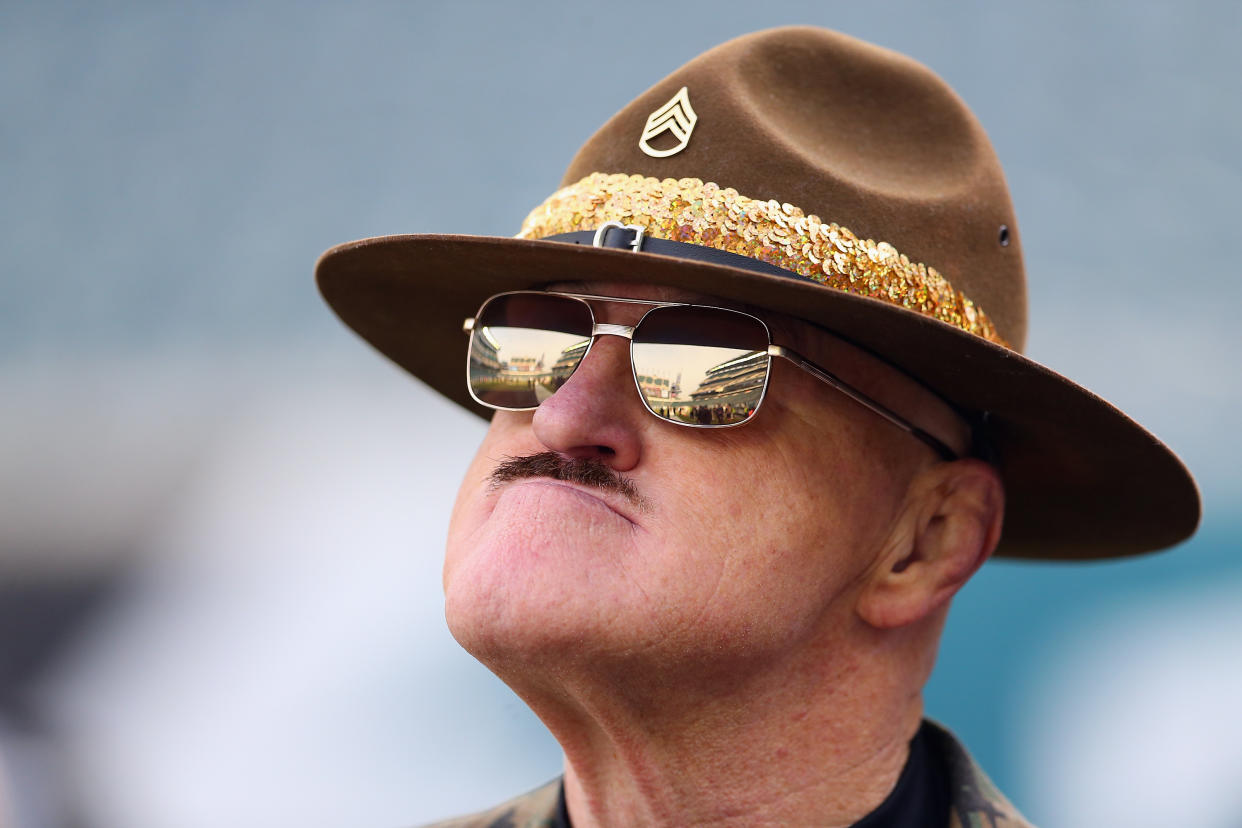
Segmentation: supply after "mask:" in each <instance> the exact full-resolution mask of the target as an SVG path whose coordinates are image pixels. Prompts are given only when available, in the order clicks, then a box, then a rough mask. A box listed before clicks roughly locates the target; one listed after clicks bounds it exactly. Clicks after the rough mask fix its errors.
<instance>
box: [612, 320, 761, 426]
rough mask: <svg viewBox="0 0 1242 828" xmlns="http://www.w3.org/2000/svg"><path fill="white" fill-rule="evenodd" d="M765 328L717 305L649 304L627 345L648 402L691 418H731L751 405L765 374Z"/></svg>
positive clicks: (673, 416)
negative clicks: (656, 306) (699, 306)
mask: <svg viewBox="0 0 1242 828" xmlns="http://www.w3.org/2000/svg"><path fill="white" fill-rule="evenodd" d="M768 341H769V340H768V332H767V328H765V327H764V325H763V323H761V322H759V320H757V319H755V318H754V317H752V316H747V315H746V314H743V313H737V312H735V311H730V310H724V309H720V308H696V307H667V308H656V309H654V310H652V311H651V312H650V313H648V314H647V316H646V317H644V318H643V321H642V324H640V325H639V327H638V330H637V331H635V333H634V340H633V343H632V344H631V353H632V355H633V361H634V375H635V377H636V378H637V379H638V385H639V388H640V389H641V390H642V395H643V398H644V400H646V402H647V406H648V408H650V409H651V410H652V411H653V412H655V414H656V416H659V417H662V418H664V419H666V420H671V421H673V422H679V423H687V424H690V425H734V424H736V423H740V422H744V421H745V420H746V419H748V418H749V417H750V416H751V415H752V414H754V413H755V409H756V408H757V407H758V405H759V402H760V400H761V399H762V397H763V389H764V386H765V384H766V382H767V376H768V365H769V361H768V353H767V347H768Z"/></svg>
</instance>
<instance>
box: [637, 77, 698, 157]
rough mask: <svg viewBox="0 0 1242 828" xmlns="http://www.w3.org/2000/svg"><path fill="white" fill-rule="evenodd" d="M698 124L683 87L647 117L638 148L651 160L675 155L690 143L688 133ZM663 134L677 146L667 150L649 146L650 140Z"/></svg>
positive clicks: (696, 116) (687, 92) (688, 95)
mask: <svg viewBox="0 0 1242 828" xmlns="http://www.w3.org/2000/svg"><path fill="white" fill-rule="evenodd" d="M698 122H699V116H698V115H695V114H694V107H692V106H690V93H689V91H687V89H686V87H684V86H683V87H682V88H681V89H680V90H679V91H678V92H677V94H676V95H674V96H673V97H672V98H670V99H669V101H668V103H666V104H664V106H662V107H660V108H659V109H657V110H656V111H655V112H652V113H651V114H650V115H648V116H647V125H646V126H645V127H643V135H642V137H641V138H639V139H638V148H639V149H640V150H642V151H643V152H645V153H647V154H648V155H650V156H651V157H652V158H665V157H667V156H670V155H676V154H677V153H679V152H681V151H682V150H684V149H685V148H686V144H688V143H690V133H692V132H694V125H695V124H697V123H698ZM665 132H667V133H669V134H670V135H672V136H673V137H674V138H676V139H677V145H676V146H674V147H670V148H668V149H656V148H655V147H653V146H651V140H652V139H653V138H658V137H659V136H661V135H663V134H664V133H665Z"/></svg>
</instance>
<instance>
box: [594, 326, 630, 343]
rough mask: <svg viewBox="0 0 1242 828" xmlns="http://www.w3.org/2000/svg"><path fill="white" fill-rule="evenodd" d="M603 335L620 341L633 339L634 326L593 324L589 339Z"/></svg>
mask: <svg viewBox="0 0 1242 828" xmlns="http://www.w3.org/2000/svg"><path fill="white" fill-rule="evenodd" d="M604 335H607V336H619V337H621V338H622V339H633V338H634V326H633V325H613V324H611V323H608V322H597V323H595V325H594V327H592V328H591V338H592V339H594V338H595V337H597V336H604Z"/></svg>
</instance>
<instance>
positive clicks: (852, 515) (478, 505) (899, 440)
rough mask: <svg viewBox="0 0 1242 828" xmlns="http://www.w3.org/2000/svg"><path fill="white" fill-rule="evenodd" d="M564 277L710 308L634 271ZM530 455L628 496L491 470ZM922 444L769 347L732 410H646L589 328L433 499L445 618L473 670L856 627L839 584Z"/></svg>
mask: <svg viewBox="0 0 1242 828" xmlns="http://www.w3.org/2000/svg"><path fill="white" fill-rule="evenodd" d="M571 289H573V290H575V291H577V292H582V293H590V294H600V295H608V296H625V297H632V298H643V299H651V300H655V301H661V300H676V301H682V300H693V301H698V302H703V303H707V304H722V305H725V304H727V303H723V302H715V301H713V300H711V299H710V298H709V297H701V296H695V295H690V294H686V293H684V292H678V291H672V290H669V289H661V288H654V287H645V288H636V287H633V286H630V287H626V286H622V285H598V284H590V285H585V286H582V285H576V286H573V287H572V288H571ZM643 310H645V308H643V307H638V306H633V305H625V304H608V303H596V304H595V312H596V318H597V321H599V322H611V323H617V324H625V325H633V324H634V323H635V322H636V321H637V319H638V317H639V316H641V314H642V312H643ZM761 315H763V316H764V317H765V319H766V321H768V323H769V325H770V326H771V327H772V331H773V338H774V340H775V341H776V342H777V343H778V344H783V345H788V346H792V347H793V348H795V349H796V350H799V351H801V352H802V353H804V354H806V356H808V357H809V358H810V359H812V360H814V361H816V362H819V363H820V364H823V365H825V366H826V367H828V368H830V369H831V370H833V371H834V372H836V373H838V374H839V375H840V376H841V377H842V378H843V379H845V380H846V381H847V382H851V383H853V384H856V385H857V386H858V387H859V388H861V389H862V390H863V391H865V392H867V393H869V394H873V395H875V396H876V398H877V399H879V400H880V401H881V402H884V403H886V404H889V405H890V406H891V407H893V408H895V409H896V410H898V411H899V412H901V413H903V414H907V415H908V416H911V417H912V418H915V422H918V423H919V424H920V425H923V426H924V427H925V428H928V429H929V430H932V431H933V432H936V429H937V426H944V427H942V428H941V429H940V433H944V432H945V428H947V429H948V433H949V434H954V433H955V431H956V427H957V424H956V422H954V421H953V420H952V418H951V415H950V414H948V413H947V409H945V408H944V407H943V404H942V403H940V402H939V401H937V400H934V398H930V395H928V394H927V393H926V392H925V391H923V390H922V389H919V388H917V387H916V386H915V385H914V383H913V382H912V381H910V380H909V379H908V378H905V377H902V376H901V375H900V374H898V373H897V372H896V371H894V370H893V369H891V368H889V367H888V366H886V365H883V364H882V363H880V362H878V361H877V360H875V359H873V358H871V357H869V356H867V355H865V354H863V353H862V352H860V351H858V350H856V349H854V348H852V347H851V346H848V345H846V344H845V343H842V342H840V341H839V340H837V339H835V338H834V337H831V336H829V335H828V334H826V333H824V332H822V331H819V330H818V329H815V328H813V327H812V326H810V325H806V324H804V323H800V322H797V321H795V320H790V319H787V318H781V317H778V316H774V315H771V314H761ZM937 406H940V408H937ZM918 417H923V418H924V419H922V420H920V419H918ZM928 420H930V422H928ZM549 452H550V453H552V454H551V456H550V457H545V458H544V462H545V463H547V462H551V463H552V464H553V465H555V464H557V460H558V458H563V459H566V460H573V459H579V460H581V459H589V460H597V461H599V462H601V463H602V464H603V465H604V466H606V467H607V468H608V469H610V470H611V471H612V472H615V473H616V474H618V475H620V476H621V477H622V478H624V479H625V480H628V481H629V483H630V484H632V487H633V492H632V496H627V495H625V494H622V493H620V492H617V491H613V490H611V489H608V488H603V489H601V488H599V487H597V486H594V485H587V484H583V483H578V482H573V481H572V480H571V481H564V480H555V479H553V477H550V476H547V475H546V474H541V473H538V469H536V470H535V471H536V473H535V474H534V476H523V475H525V474H529V473H530V471H531V470H526V471H523V470H521V469H520V467H519V471H518V472H517V478H516V479H506V480H505V481H504V482H500V483H497V482H496V481H494V480H493V479H492V475H493V473H494V472H495V471H496V469H497V467H498V466H500V465H501V464H502V463H503V462H504V461H506V460H507V459H509V458H521V457H526V456H530V455H537V454H541V453H549ZM934 459H935V458H934V456H933V455H932V453H931V452H930V451H929V450H928V449H927V448H926V447H925V446H923V445H922V444H921V443H919V442H918V441H916V440H914V439H913V438H911V437H910V436H909V435H907V434H904V433H903V432H901V431H900V430H899V429H897V428H895V427H894V426H892V425H891V424H889V423H887V422H885V421H883V420H882V419H880V418H879V417H877V416H876V415H874V414H873V413H871V412H869V411H867V410H866V409H864V408H862V407H861V406H860V405H858V404H857V403H855V402H853V401H852V400H850V399H848V398H846V397H845V396H844V395H842V394H841V393H840V392H838V391H836V390H834V389H832V388H830V387H829V386H827V385H825V384H823V383H822V382H820V381H818V380H816V379H815V378H813V377H811V376H810V375H808V374H806V373H805V372H803V371H800V370H798V369H797V368H796V367H794V366H792V365H790V364H787V363H785V361H783V360H775V361H774V365H773V371H772V378H771V381H770V385H769V388H768V394H767V397H766V399H765V400H764V403H763V406H762V408H761V409H760V410H759V412H758V413H757V414H756V415H755V417H754V418H753V420H752V421H750V422H748V423H746V424H745V425H742V426H738V427H734V428H727V429H695V428H686V427H684V426H678V425H675V424H672V423H668V422H664V421H662V420H660V419H658V418H656V417H655V416H653V415H652V414H651V413H649V412H648V411H647V410H646V409H645V408H644V407H643V405H642V402H641V401H640V399H639V392H638V390H637V389H636V388H635V385H634V380H633V377H632V374H631V369H630V365H629V352H628V343H627V342H626V340H624V339H621V338H619V337H615V336H602V337H600V338H599V339H598V340H597V341H596V343H595V345H594V346H593V347H592V349H591V352H590V353H589V354H588V355H587V357H586V358H585V359H584V360H583V362H582V363H581V365H580V366H579V367H578V369H577V371H576V372H575V373H574V374H573V376H572V377H571V378H570V379H569V381H568V382H567V383H566V384H565V385H564V386H563V387H562V388H560V390H558V391H557V392H556V394H555V395H554V396H552V397H551V398H550V399H548V400H546V401H545V402H544V403H543V404H542V405H541V406H540V407H539V408H538V409H537V410H536V411H534V412H505V411H500V412H497V413H496V414H495V416H494V418H493V420H492V424H491V427H490V428H489V430H488V432H487V436H486V437H485V438H484V440H483V443H482V445H481V446H480V448H479V451H478V454H477V455H476V457H475V458H474V461H473V462H472V464H471V465H470V468H469V470H468V471H467V472H466V477H465V480H464V482H463V483H462V487H461V490H460V492H459V494H458V498H457V503H456V506H455V507H454V510H453V515H452V521H451V525H450V529H449V537H448V553H447V558H446V561H445V567H444V586H445V592H446V612H447V615H448V620H449V624H450V627H451V628H452V631H453V633H454V635H455V636H456V637H457V638H458V640H459V641H460V642H461V643H462V644H463V646H465V647H466V649H467V650H469V651H470V652H472V653H474V654H475V655H476V656H477V657H478V658H480V659H481V660H482V661H483V662H484V663H487V664H489V666H492V667H493V669H496V668H497V666H499V665H503V664H505V663H516V662H521V663H527V664H529V663H532V662H533V661H538V660H541V659H546V660H548V663H556V664H561V665H568V664H571V663H573V662H574V661H575V659H585V660H587V661H588V662H590V663H593V664H607V663H610V662H611V663H613V664H617V665H624V664H627V663H632V662H634V661H635V660H640V661H643V662H645V663H653V664H660V665H663V666H665V667H669V668H672V667H674V666H675V665H678V664H682V665H684V664H686V663H697V664H700V665H702V667H703V668H705V669H710V668H712V667H713V666H727V668H728V669H729V670H730V671H732V670H736V668H737V664H738V662H739V661H748V662H751V663H752V666H759V665H761V664H762V663H763V662H764V661H765V660H771V659H777V658H781V657H782V656H784V655H788V654H791V653H792V652H794V651H796V650H797V649H799V648H802V647H806V646H810V645H812V644H813V642H815V641H818V640H822V639H823V637H824V636H825V635H829V636H830V635H833V634H835V633H837V632H840V631H842V630H844V629H846V628H847V627H849V626H850V625H852V624H857V623H860V622H859V621H858V620H857V618H856V616H855V613H854V612H853V599H854V597H855V595H856V590H857V587H858V585H859V583H860V582H861V581H862V579H863V577H864V576H865V575H866V574H867V573H868V571H869V569H870V567H871V566H872V564H873V561H874V559H875V558H876V556H877V554H878V552H879V551H880V550H881V549H882V548H883V546H884V544H885V542H886V540H887V539H888V533H889V530H890V527H891V526H892V523H893V520H894V518H895V517H896V515H897V513H898V512H899V510H900V509H901V507H902V502H903V496H904V493H905V487H906V484H907V482H908V480H909V478H910V476H911V474H912V473H913V471H914V470H916V469H917V468H919V467H920V466H921V465H923V464H926V463H929V462H931V461H933V460H934ZM545 471H546V468H545ZM570 476H571V477H572V474H571V475H570ZM510 477H512V475H510Z"/></svg>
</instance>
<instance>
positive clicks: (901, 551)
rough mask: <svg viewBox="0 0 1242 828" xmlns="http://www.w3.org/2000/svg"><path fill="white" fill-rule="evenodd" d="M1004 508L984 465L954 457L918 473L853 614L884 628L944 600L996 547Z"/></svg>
mask: <svg viewBox="0 0 1242 828" xmlns="http://www.w3.org/2000/svg"><path fill="white" fill-rule="evenodd" d="M1004 513H1005V490H1004V486H1003V485H1002V483H1001V480H1000V475H999V474H997V472H996V469H994V468H993V467H992V466H989V465H988V464H987V463H984V462H982V461H980V460H972V459H967V460H957V461H954V462H952V463H941V464H938V465H935V466H932V467H930V468H928V469H926V470H925V471H923V472H922V473H921V474H920V475H919V476H918V477H917V478H915V480H914V481H913V482H912V483H911V485H910V490H909V491H908V493H907V495H906V508H905V509H904V510H903V511H902V513H901V514H900V516H899V517H898V522H899V524H902V525H899V526H894V531H893V532H892V533H891V534H890V536H889V544H888V545H887V547H886V548H885V551H884V553H883V554H882V555H881V557H880V560H879V561H878V562H877V565H876V567H875V568H874V569H873V570H872V572H871V574H870V575H869V577H868V580H867V582H866V583H865V585H864V587H863V590H862V593H861V594H860V595H859V599H858V613H859V615H860V616H861V617H862V618H863V620H864V621H866V622H867V623H868V624H871V625H872V626H874V627H878V628H881V629H890V628H894V627H900V626H903V625H905V624H910V623H913V622H915V621H918V620H920V619H923V618H926V617H927V616H929V615H931V614H932V613H934V612H935V611H936V610H938V609H939V608H940V607H942V606H944V605H946V604H947V603H948V601H949V599H950V598H952V597H953V595H954V594H955V593H956V592H957V591H958V590H959V589H961V587H962V585H963V584H965V583H966V581H967V580H969V579H970V576H971V575H974V574H975V571H976V570H977V569H978V568H979V567H980V566H982V565H983V562H984V561H986V560H987V559H988V557H989V556H990V555H991V554H992V551H993V550H994V549H995V548H996V544H997V542H998V541H999V540H1000V534H1001V523H1002V520H1003V517H1004Z"/></svg>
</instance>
